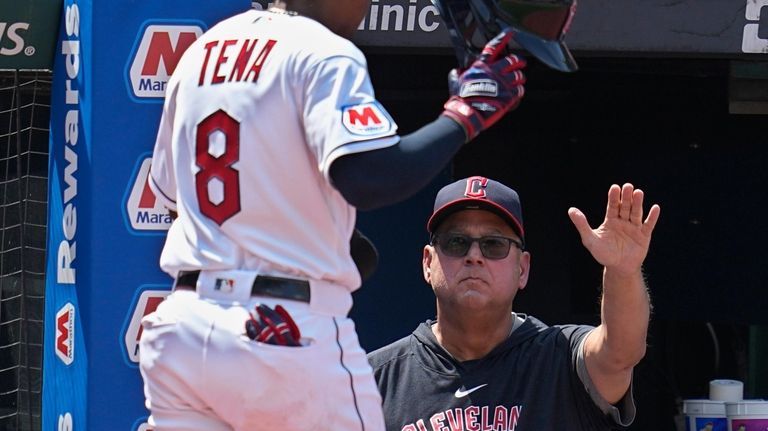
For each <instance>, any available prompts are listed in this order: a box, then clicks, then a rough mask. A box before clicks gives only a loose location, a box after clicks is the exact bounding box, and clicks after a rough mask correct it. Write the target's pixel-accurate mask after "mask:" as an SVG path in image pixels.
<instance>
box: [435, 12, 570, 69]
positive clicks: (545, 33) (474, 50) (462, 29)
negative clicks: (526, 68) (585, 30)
mask: <svg viewBox="0 0 768 431" xmlns="http://www.w3.org/2000/svg"><path fill="white" fill-rule="evenodd" d="M432 3H433V4H434V5H435V6H436V7H437V9H438V10H439V11H440V15H441V16H442V18H443V21H444V22H445V24H446V26H447V27H448V32H449V34H450V35H451V41H452V42H453V46H454V47H455V48H456V56H457V57H458V59H459V64H460V65H461V67H468V66H469V65H470V64H472V62H473V61H474V60H475V57H477V55H478V54H479V53H480V52H481V51H482V50H483V47H484V46H485V44H486V43H487V42H488V41H489V40H491V39H493V38H494V37H495V36H496V35H497V34H499V33H500V32H501V31H502V30H503V29H504V28H507V27H511V28H512V29H513V31H514V36H513V37H512V38H513V39H514V40H515V42H517V43H518V45H520V46H521V47H523V48H525V49H526V50H527V51H528V52H530V53H531V54H532V55H533V56H534V57H536V58H538V59H539V60H540V61H541V62H543V63H544V64H546V65H547V66H549V67H551V68H553V69H556V70H559V71H562V72H574V71H576V70H577V69H578V66H577V65H576V61H575V60H574V59H573V56H572V55H571V53H570V51H568V47H566V46H565V41H564V39H565V33H566V32H567V31H568V28H569V27H570V25H571V20H572V19H573V15H574V13H575V12H576V0H432Z"/></svg>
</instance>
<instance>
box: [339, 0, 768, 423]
mask: <svg viewBox="0 0 768 431" xmlns="http://www.w3.org/2000/svg"><path fill="white" fill-rule="evenodd" d="M376 3H377V2H374V4H376ZM384 3H388V4H389V6H391V7H394V6H395V5H394V3H397V2H383V1H380V2H378V4H379V10H378V15H377V19H378V21H377V22H374V23H371V22H370V21H367V22H364V25H363V26H361V30H362V31H359V32H358V35H357V36H356V37H357V38H358V42H359V43H360V44H361V45H363V46H364V51H365V52H366V55H367V58H368V61H369V69H370V71H371V76H372V79H373V82H374V86H375V88H376V91H377V97H378V98H379V99H380V100H381V102H382V103H383V104H384V106H386V107H387V109H388V110H389V111H390V113H391V114H392V115H393V117H394V119H395V121H396V122H398V125H399V126H400V130H401V132H402V133H408V132H410V131H413V130H415V129H416V128H418V127H419V126H420V125H422V124H424V123H425V122H427V121H430V120H431V119H432V118H434V116H435V115H437V114H439V112H440V107H441V105H442V103H443V102H444V100H445V97H446V87H445V74H446V73H447V71H448V70H449V69H450V68H452V67H454V66H455V59H454V57H453V53H452V51H451V49H450V48H449V47H446V46H444V44H442V43H441V42H439V41H434V40H433V39H431V38H433V37H434V34H431V33H430V34H419V26H418V25H417V26H415V30H414V31H413V33H412V34H410V35H407V33H408V32H407V31H406V28H407V27H406V26H405V25H403V26H398V21H397V15H396V13H395V12H390V15H388V18H389V20H390V22H389V24H384V21H385V18H383V15H384V10H385V7H386V6H385V5H384ZM403 3H404V2H403ZM410 3H411V4H415V5H416V13H415V15H416V16H417V17H419V16H427V17H428V14H427V13H426V12H423V9H420V8H421V7H428V5H422V2H413V1H412V2H410ZM662 3H663V2H650V3H644V4H642V5H641V4H633V5H629V4H625V3H622V4H617V3H616V2H610V1H594V2H583V3H580V4H579V10H578V12H577V15H576V18H575V19H574V23H573V27H572V31H571V33H569V35H568V39H567V40H568V45H569V47H571V50H572V52H574V55H575V57H576V59H577V62H578V63H579V66H580V70H579V71H578V72H576V73H573V74H563V73H558V72H555V71H552V70H550V69H547V68H546V67H545V66H543V65H541V64H540V63H538V62H536V61H535V60H534V61H531V63H530V65H529V67H528V68H527V69H526V76H527V78H528V82H527V85H526V96H525V98H524V99H523V102H522V104H521V105H520V107H519V108H518V109H517V110H516V111H514V112H512V113H511V114H508V116H507V117H506V118H505V119H504V120H502V121H501V122H500V123H499V124H497V125H496V126H494V127H493V128H492V129H491V130H489V131H488V132H484V133H483V134H481V135H480V137H479V138H478V139H477V140H476V141H475V142H474V143H472V144H470V145H467V146H466V147H465V148H463V149H462V150H461V151H460V153H459V154H458V155H457V156H456V157H455V159H454V161H453V163H452V165H451V166H450V167H449V168H448V169H446V170H445V171H444V172H443V174H442V177H440V178H438V179H436V180H435V181H434V182H433V183H432V185H431V186H430V188H429V189H428V190H424V191H422V192H420V193H419V194H418V195H416V196H414V197H413V198H411V199H409V200H408V201H406V202H403V203H401V204H399V205H397V206H394V207H391V208H386V209H381V210H377V211H372V212H362V213H360V216H359V219H360V222H359V223H360V225H361V227H362V228H363V230H364V231H365V232H366V233H367V234H368V235H369V236H370V237H371V238H372V239H373V240H374V242H375V243H376V244H377V245H378V246H379V249H380V252H381V262H380V267H379V270H378V271H377V273H376V274H375V275H374V276H373V278H372V279H371V280H370V281H369V282H368V284H367V286H365V287H364V289H362V290H361V291H360V292H359V293H358V294H357V295H356V305H355V308H354V310H353V314H354V315H355V317H356V319H357V321H358V332H359V333H360V337H361V341H362V343H363V346H364V347H365V348H367V349H371V348H376V347H379V346H381V345H383V344H386V343H388V342H390V341H393V340H395V339H397V338H400V337H402V336H404V335H406V334H408V333H410V331H412V330H413V329H414V328H415V327H416V325H417V324H418V323H419V322H421V321H423V320H425V319H427V318H431V317H433V315H434V297H433V295H432V293H431V291H430V289H429V287H428V286H427V285H426V284H425V283H424V281H423V279H422V275H421V267H420V258H421V248H422V247H423V245H424V244H425V243H426V241H427V240H428V238H427V233H426V229H425V224H426V220H427V218H428V216H429V214H430V212H431V208H432V201H433V198H434V195H435V193H436V191H437V190H438V189H439V188H440V187H441V186H442V185H444V184H446V183H448V182H449V181H451V180H453V179H456V178H461V177H465V176H469V175H477V174H480V175H484V176H488V177H491V178H494V179H498V180H501V181H503V182H505V183H507V184H509V185H512V186H513V187H514V188H516V189H517V190H518V191H519V192H520V194H521V199H522V203H523V217H524V220H525V226H526V240H527V242H528V246H529V250H530V251H531V253H532V269H531V278H530V280H529V284H528V286H527V288H526V289H525V290H524V291H522V292H521V293H520V294H519V295H518V297H517V299H516V302H515V309H516V310H517V311H520V312H527V313H530V314H532V315H535V316H537V317H539V318H541V319H542V320H544V321H545V322H547V323H550V324H555V323H569V322H573V323H590V324H597V323H599V295H600V291H599V290H600V280H601V278H600V277H601V271H600V268H599V266H598V265H597V264H596V263H595V262H594V261H593V260H592V258H591V256H590V255H589V254H588V252H586V250H585V249H584V248H583V247H582V246H581V244H580V241H579V238H578V235H577V233H576V231H575V229H574V228H573V226H572V225H571V223H570V220H569V219H568V217H567V214H566V211H567V208H568V207H570V206H576V207H578V208H580V209H582V210H583V211H584V212H585V213H586V214H587V217H588V218H589V220H590V222H591V224H592V225H593V226H596V225H598V224H599V223H600V221H601V220H602V216H603V214H604V205H605V192H606V190H607V188H608V186H609V185H610V184H612V183H619V184H620V183H622V182H624V181H631V182H633V183H634V184H635V185H636V186H639V187H642V188H643V189H644V190H645V191H646V201H647V205H648V206H649V205H650V204H651V203H659V204H660V205H661V207H662V215H661V220H660V222H659V224H658V226H657V228H656V231H655V234H654V238H653V242H652V246H651V251H650V253H649V256H648V258H647V260H646V265H645V269H646V273H647V277H648V283H649V288H650V293H651V296H652V301H653V305H654V310H653V315H652V319H651V327H650V330H649V336H648V343H649V348H648V353H647V355H646V358H645V359H644V360H643V361H642V362H641V364H640V365H639V366H638V367H637V368H636V373H635V383H634V384H635V390H636V396H637V404H638V417H637V420H636V421H635V423H634V424H633V426H632V428H631V429H635V430H650V429H653V430H675V429H679V428H678V427H679V426H681V425H680V424H681V414H682V413H681V400H682V399H688V398H702V397H703V398H706V397H707V395H708V382H709V381H710V380H712V379H715V378H730V379H738V380H742V381H744V383H745V397H752V398H764V397H768V370H766V367H765V365H764V364H765V363H768V361H767V360H766V353H768V352H766V347H767V346H768V331H767V330H766V328H768V326H766V325H767V324H768V314H766V312H765V305H764V304H766V303H768V291H767V290H766V289H765V283H764V279H765V276H766V271H768V269H766V268H768V266H767V265H766V262H768V252H767V251H766V248H765V247H764V245H763V244H764V242H765V240H766V239H768V232H767V231H766V229H765V228H764V226H763V220H762V217H761V214H762V212H763V211H764V210H765V209H766V208H768V199H767V198H768V196H766V192H765V185H766V184H768V174H767V173H766V169H765V167H766V166H768V147H767V146H766V144H768V135H766V133H765V125H766V121H768V120H766V119H767V118H768V117H766V116H765V115H766V114H768V103H766V102H768V99H766V96H768V81H766V79H768V63H766V62H765V54H764V52H766V48H765V47H766V43H768V25H766V24H768V22H766V18H768V13H767V14H763V18H762V19H760V16H759V13H758V14H757V15H755V10H754V8H755V7H757V8H758V10H760V8H761V6H762V5H766V4H768V2H762V4H761V2H757V4H756V3H755V2H752V1H749V2H737V3H738V4H736V3H733V2H730V3H729V4H725V3H722V2H720V4H714V2H708V3H704V4H702V3H701V2H697V3H695V4H694V2H689V1H684V2H676V3H675V4H674V5H667V4H662ZM694 6H695V7H694ZM389 10H390V11H391V10H394V9H389ZM762 10H765V9H762ZM419 11H422V12H419ZM403 16H404V20H405V21H406V22H407V19H408V13H407V11H405V10H404V14H403ZM367 19H368V20H370V19H371V15H369V17H368V18H367ZM416 22H417V23H418V22H419V20H418V19H416ZM427 22H428V21H427ZM366 25H367V26H366ZM384 26H388V27H387V28H388V30H386V31H382V30H381V29H382V27H384ZM371 28H373V30H370V29H371ZM397 28H400V30H399V34H398V30H393V29H397ZM377 32H378V33H377ZM422 33H426V32H424V31H423V32H422ZM435 33H437V32H435ZM419 36H423V37H422V38H421V39H419V38H418V37H419ZM393 41H394V42H393ZM387 43H389V45H388V44H387ZM393 43H394V44H395V45H397V46H394V47H393V46H391V45H392V44H393ZM646 209H647V208H646Z"/></svg>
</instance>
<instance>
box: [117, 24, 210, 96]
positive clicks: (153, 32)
mask: <svg viewBox="0 0 768 431" xmlns="http://www.w3.org/2000/svg"><path fill="white" fill-rule="evenodd" d="M202 34H203V29H202V28H201V27H200V26H197V25H167V24H162V25H160V24H152V25H148V26H147V27H146V28H145V29H144V33H143V34H141V35H139V37H138V38H137V46H136V49H135V53H134V55H133V57H132V60H131V67H130V69H129V71H128V74H129V77H128V79H129V81H130V89H131V91H132V92H133V95H134V96H135V97H139V98H162V97H163V96H165V87H166V85H167V84H168V79H169V78H170V77H171V74H172V73H173V71H174V70H176V66H177V65H178V64H179V60H180V59H181V55H182V54H184V51H186V50H187V48H189V46H190V45H192V43H193V42H194V41H195V40H197V38H198V37H200V36H201V35H202Z"/></svg>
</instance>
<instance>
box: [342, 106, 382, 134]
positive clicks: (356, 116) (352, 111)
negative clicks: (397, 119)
mask: <svg viewBox="0 0 768 431" xmlns="http://www.w3.org/2000/svg"><path fill="white" fill-rule="evenodd" d="M341 118H342V122H343V124H344V127H345V128H346V129H347V130H348V131H349V132H350V133H354V134H355V135H378V134H383V133H386V132H388V131H390V129H392V120H390V118H389V115H388V114H387V113H386V111H384V109H383V108H382V107H381V106H379V104H378V103H376V102H371V103H362V104H359V105H351V106H345V107H343V108H342V111H341Z"/></svg>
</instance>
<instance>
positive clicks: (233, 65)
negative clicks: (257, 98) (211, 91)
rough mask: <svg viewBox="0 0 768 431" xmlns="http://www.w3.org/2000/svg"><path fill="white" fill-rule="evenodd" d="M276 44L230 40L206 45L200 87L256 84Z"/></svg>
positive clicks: (263, 41) (261, 41) (248, 40)
mask: <svg viewBox="0 0 768 431" xmlns="http://www.w3.org/2000/svg"><path fill="white" fill-rule="evenodd" d="M276 43H277V41H276V40H272V39H267V40H259V39H245V40H239V39H227V40H213V41H210V42H208V43H206V44H205V46H204V49H205V59H204V60H203V65H202V68H201V70H200V79H199V81H198V85H205V84H221V83H223V82H232V81H235V82H240V81H251V82H256V80H258V79H259V74H260V73H261V67H262V66H263V65H264V61H266V59H267V57H268V56H269V53H270V52H271V51H272V48H274V46H275V44H276Z"/></svg>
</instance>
